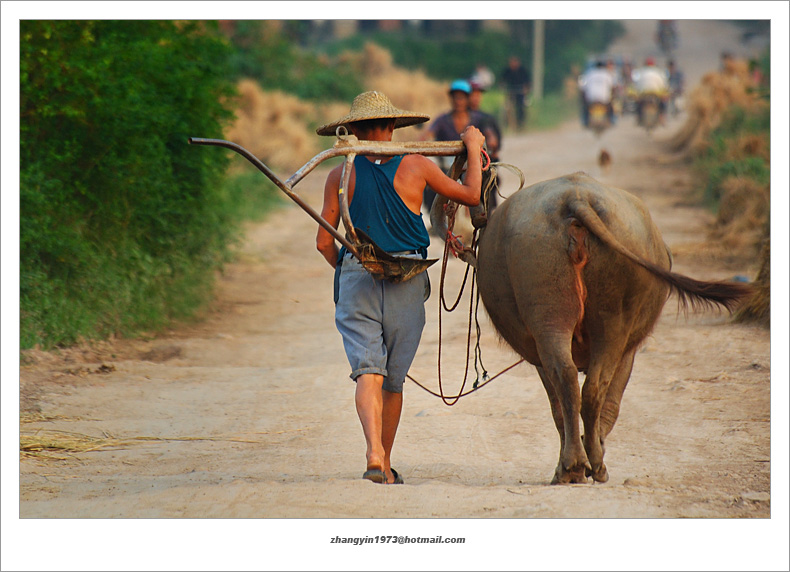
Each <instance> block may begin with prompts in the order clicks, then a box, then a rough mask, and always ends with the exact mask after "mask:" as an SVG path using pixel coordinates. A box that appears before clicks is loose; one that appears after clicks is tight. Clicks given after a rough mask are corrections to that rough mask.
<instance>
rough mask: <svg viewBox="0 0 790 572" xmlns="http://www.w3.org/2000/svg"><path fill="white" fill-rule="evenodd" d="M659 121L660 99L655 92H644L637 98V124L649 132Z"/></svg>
mask: <svg viewBox="0 0 790 572" xmlns="http://www.w3.org/2000/svg"><path fill="white" fill-rule="evenodd" d="M660 121H661V100H660V98H659V97H658V96H657V95H655V94H652V93H650V94H646V95H643V96H642V97H641V98H640V99H639V124H640V125H641V126H642V127H644V128H645V129H647V132H648V133H650V132H651V131H652V130H653V129H655V128H656V127H657V126H658V124H659V123H660Z"/></svg>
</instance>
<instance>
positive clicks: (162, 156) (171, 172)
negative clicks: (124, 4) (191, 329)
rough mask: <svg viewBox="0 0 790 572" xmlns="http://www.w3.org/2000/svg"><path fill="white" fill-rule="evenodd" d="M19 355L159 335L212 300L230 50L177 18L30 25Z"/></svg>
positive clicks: (24, 73) (24, 92) (23, 90)
mask: <svg viewBox="0 0 790 572" xmlns="http://www.w3.org/2000/svg"><path fill="white" fill-rule="evenodd" d="M20 26H21V30H20V31H21V35H20V52H21V53H20V56H21V57H20V117H21V133H20V138H21V141H20V163H21V177H20V183H21V187H20V235H21V236H20V270H21V276H20V282H21V283H20V303H21V331H22V339H21V345H22V347H23V348H25V347H31V346H32V345H35V344H40V345H42V346H44V347H51V346H53V345H57V344H69V343H72V342H74V341H75V340H76V339H78V338H79V337H81V336H82V337H88V338H89V337H94V336H101V335H107V334H108V333H113V332H119V331H127V330H134V329H139V328H154V327H156V326H158V325H161V324H162V323H164V322H165V321H166V320H167V319H168V318H172V317H174V316H179V315H184V314H186V313H188V311H189V310H188V308H190V307H192V306H193V305H194V304H193V302H194V297H195V296H198V297H199V296H205V295H206V293H207V292H208V285H207V278H206V276H210V273H209V274H207V273H206V272H205V270H206V269H207V268H214V267H216V266H217V265H218V263H219V262H220V261H221V260H222V258H223V257H224V256H225V254H226V251H227V244H228V243H229V242H230V238H231V236H230V235H232V234H233V232H234V231H233V225H232V224H230V221H229V220H228V218H227V213H226V212H225V207H224V205H223V204H222V199H221V196H220V193H219V192H218V189H219V187H220V186H221V180H222V175H223V173H224V170H225V161H226V160H227V159H226V157H225V156H224V155H223V154H220V153H215V154H211V155H209V154H207V153H203V152H201V149H200V148H196V147H191V146H189V145H188V144H187V138H188V137H189V136H200V137H221V134H222V126H223V124H224V123H225V122H226V121H227V120H229V119H230V118H231V117H232V112H231V109H230V107H229V105H228V104H227V103H223V102H227V101H229V97H231V96H232V95H233V87H232V85H231V84H230V83H229V82H228V81H227V80H226V79H225V73H226V70H225V68H226V62H227V58H228V53H229V52H228V46H227V45H226V42H225V41H223V40H221V39H220V38H219V36H218V35H217V34H216V33H215V32H214V31H213V30H212V28H211V26H208V25H205V24H197V23H175V22H166V21H142V20H137V21H54V20H51V21H31V20H26V21H22V22H21V23H20Z"/></svg>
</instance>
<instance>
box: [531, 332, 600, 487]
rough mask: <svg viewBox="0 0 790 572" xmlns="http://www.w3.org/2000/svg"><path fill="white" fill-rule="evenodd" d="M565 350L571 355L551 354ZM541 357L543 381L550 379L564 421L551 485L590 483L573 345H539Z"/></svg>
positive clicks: (549, 343) (547, 342) (560, 343)
mask: <svg viewBox="0 0 790 572" xmlns="http://www.w3.org/2000/svg"><path fill="white" fill-rule="evenodd" d="M541 346H542V347H541ZM562 347H567V348H568V351H567V355H563V354H557V353H554V352H552V351H551V348H562ZM538 353H539V354H540V361H541V363H542V364H543V370H544V371H543V375H542V376H541V379H543V378H544V377H547V378H548V381H549V384H551V386H552V387H553V389H554V393H555V394H556V398H557V399H558V401H559V405H560V411H561V413H562V419H563V427H562V429H563V430H562V434H561V438H560V441H561V449H560V461H559V463H558V464H557V469H556V471H555V472H554V478H553V479H552V481H551V482H552V484H565V483H586V482H587V471H588V470H589V469H590V463H589V461H588V460H587V453H586V451H585V450H584V446H583V445H582V440H581V432H580V430H579V414H580V412H581V394H580V391H579V375H578V370H577V369H576V366H575V365H574V363H573V358H572V357H571V355H570V344H569V343H567V342H566V343H565V344H563V343H562V342H560V341H559V340H553V343H552V341H549V340H546V343H545V344H539V345H538ZM544 385H545V381H544ZM549 399H551V395H550V396H549ZM555 424H556V417H555ZM563 437H564V438H563Z"/></svg>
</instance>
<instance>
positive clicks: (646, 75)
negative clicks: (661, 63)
mask: <svg viewBox="0 0 790 572" xmlns="http://www.w3.org/2000/svg"><path fill="white" fill-rule="evenodd" d="M633 80H634V88H635V90H636V94H637V103H636V114H637V117H638V120H639V124H640V125H641V124H642V108H643V106H644V103H645V100H646V99H647V98H650V97H655V98H656V100H657V101H658V112H659V121H660V122H661V123H662V124H663V123H664V122H665V119H666V110H667V99H668V98H669V77H668V75H667V72H666V71H664V70H662V69H661V68H659V67H658V66H656V62H655V60H654V59H653V58H647V59H646V60H645V65H644V67H641V68H639V69H637V70H634V72H633Z"/></svg>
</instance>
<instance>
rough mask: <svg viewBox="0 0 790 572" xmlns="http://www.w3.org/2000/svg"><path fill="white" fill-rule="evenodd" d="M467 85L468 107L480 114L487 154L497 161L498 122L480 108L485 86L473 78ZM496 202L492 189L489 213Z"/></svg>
mask: <svg viewBox="0 0 790 572" xmlns="http://www.w3.org/2000/svg"><path fill="white" fill-rule="evenodd" d="M469 85H470V86H471V88H472V93H471V94H470V95H469V108H470V109H471V110H472V111H474V112H477V113H479V114H480V117H481V121H482V123H481V125H478V126H477V127H478V129H480V131H482V132H483V135H485V137H486V148H487V149H488V156H489V157H490V158H491V162H492V163H496V162H498V161H499V151H500V150H501V149H502V130H501V129H500V128H499V122H498V121H497V120H496V117H494V116H493V115H491V114H490V113H485V112H484V111H482V110H481V109H480V102H481V100H482V99H483V92H484V91H486V89H487V88H486V87H484V86H483V85H482V84H480V83H479V82H478V81H477V80H475V79H472V80H471V81H470V82H469ZM499 182H500V179H499V175H497V188H498V187H499ZM481 198H483V197H481ZM496 204H497V198H496V191H494V192H491V193H489V195H488V202H487V203H486V207H487V209H488V213H489V214H490V213H492V212H493V211H494V209H495V208H496Z"/></svg>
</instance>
